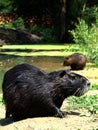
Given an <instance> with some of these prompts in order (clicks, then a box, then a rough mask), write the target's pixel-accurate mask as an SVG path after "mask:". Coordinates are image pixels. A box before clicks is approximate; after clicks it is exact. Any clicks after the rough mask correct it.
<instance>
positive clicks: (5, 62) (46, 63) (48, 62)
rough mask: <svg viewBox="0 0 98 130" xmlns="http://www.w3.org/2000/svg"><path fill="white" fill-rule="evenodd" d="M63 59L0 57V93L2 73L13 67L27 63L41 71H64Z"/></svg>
mask: <svg viewBox="0 0 98 130" xmlns="http://www.w3.org/2000/svg"><path fill="white" fill-rule="evenodd" d="M63 59H64V57H18V56H9V55H0V93H1V92H2V91H1V88H2V81H3V76H4V73H5V72H6V71H7V70H9V69H10V68H12V67H13V66H15V65H17V64H21V63H28V64H31V65H35V66H36V67H39V68H41V69H43V70H44V71H46V72H51V71H55V70H60V69H64V67H63V65H62V64H63Z"/></svg>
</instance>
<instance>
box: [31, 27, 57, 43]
mask: <svg viewBox="0 0 98 130" xmlns="http://www.w3.org/2000/svg"><path fill="white" fill-rule="evenodd" d="M31 30H32V31H33V32H36V33H38V34H39V35H41V36H42V37H43V41H44V42H47V43H51V42H52V43H53V42H56V34H55V30H54V27H51V28H43V27H38V26H34V27H33V28H32V29H31Z"/></svg>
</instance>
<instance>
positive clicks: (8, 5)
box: [0, 0, 14, 13]
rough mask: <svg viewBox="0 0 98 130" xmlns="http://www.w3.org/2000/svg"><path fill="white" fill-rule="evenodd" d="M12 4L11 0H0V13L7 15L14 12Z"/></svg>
mask: <svg viewBox="0 0 98 130" xmlns="http://www.w3.org/2000/svg"><path fill="white" fill-rule="evenodd" d="M12 3H13V1H12V0H0V12H2V13H9V12H11V11H12V10H14V9H13V6H12Z"/></svg>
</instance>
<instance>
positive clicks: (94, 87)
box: [90, 84, 98, 90]
mask: <svg viewBox="0 0 98 130" xmlns="http://www.w3.org/2000/svg"><path fill="white" fill-rule="evenodd" d="M90 89H91V90H96V89H98V84H93V85H92V87H91V88H90Z"/></svg>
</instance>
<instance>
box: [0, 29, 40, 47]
mask: <svg viewBox="0 0 98 130" xmlns="http://www.w3.org/2000/svg"><path fill="white" fill-rule="evenodd" d="M41 42H42V37H41V36H38V35H37V34H35V33H34V34H33V33H31V32H30V31H27V30H21V29H5V28H0V45H4V44H33V43H41Z"/></svg>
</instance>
